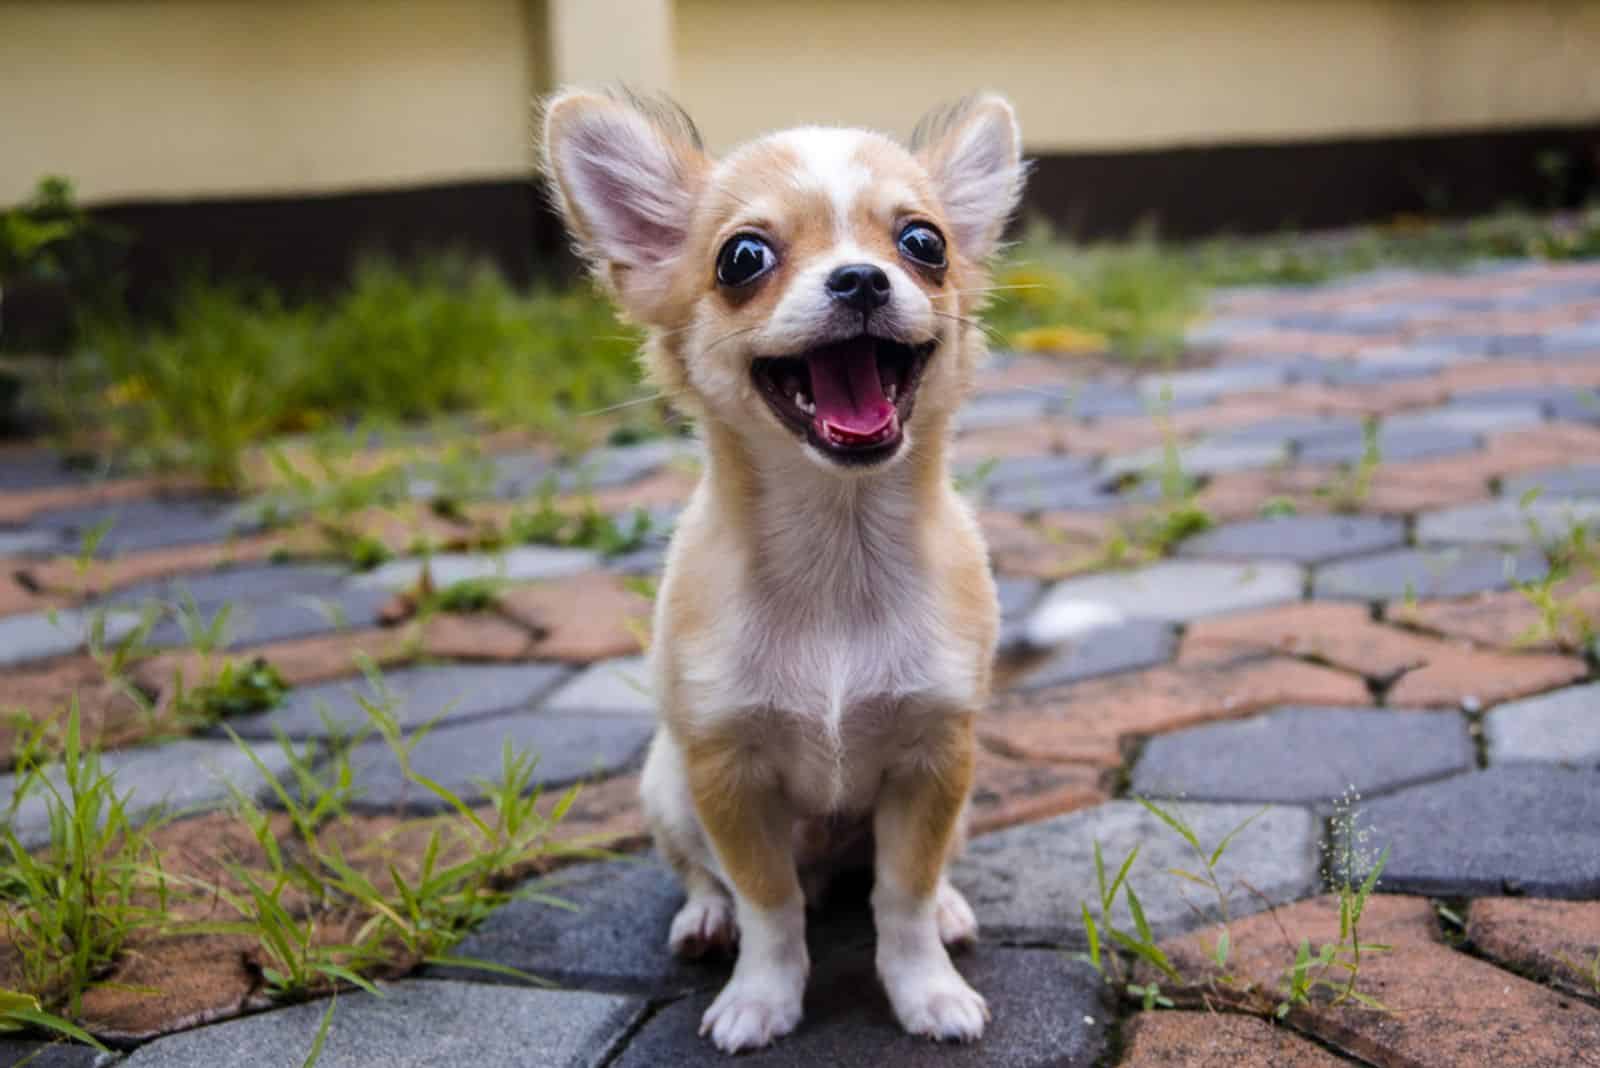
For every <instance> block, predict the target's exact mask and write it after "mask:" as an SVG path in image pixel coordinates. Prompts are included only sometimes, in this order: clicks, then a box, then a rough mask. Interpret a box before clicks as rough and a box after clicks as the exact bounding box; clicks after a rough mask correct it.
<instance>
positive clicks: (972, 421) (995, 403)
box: [955, 389, 1066, 432]
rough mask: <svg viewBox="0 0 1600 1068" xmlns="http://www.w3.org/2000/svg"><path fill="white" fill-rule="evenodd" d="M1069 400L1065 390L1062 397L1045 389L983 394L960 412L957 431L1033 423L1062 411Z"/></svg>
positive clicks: (958, 413) (956, 422) (969, 402)
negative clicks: (1056, 411)
mask: <svg viewBox="0 0 1600 1068" xmlns="http://www.w3.org/2000/svg"><path fill="white" fill-rule="evenodd" d="M1065 400H1066V390H1061V391H1060V396H1059V397H1058V396H1055V395H1054V393H1053V392H1052V391H1047V390H1043V389H1041V390H1038V391H1035V390H1031V389H1029V390H1008V391H1005V392H998V393H983V394H979V395H978V396H976V397H973V398H972V400H970V401H968V402H967V403H966V404H965V405H963V406H962V408H961V410H960V411H958V412H957V413H956V419H955V426H956V430H957V431H960V432H966V431H971V430H987V429H989V428H991V427H1000V426H1015V425H1017V424H1018V423H1031V422H1033V421H1034V420H1036V419H1040V418H1042V417H1043V416H1044V415H1045V414H1046V413H1047V412H1050V411H1052V410H1056V409H1059V408H1060V406H1061V404H1062V403H1063V402H1064V401H1065Z"/></svg>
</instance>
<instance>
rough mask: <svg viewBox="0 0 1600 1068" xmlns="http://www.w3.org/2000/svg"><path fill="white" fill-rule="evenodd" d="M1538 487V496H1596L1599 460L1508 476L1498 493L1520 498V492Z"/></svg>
mask: <svg viewBox="0 0 1600 1068" xmlns="http://www.w3.org/2000/svg"><path fill="white" fill-rule="evenodd" d="M1533 490H1538V491H1539V495H1540V496H1542V497H1600V464H1573V465H1571V466H1570V467H1547V468H1545V469H1544V470H1543V471H1534V472H1533V473H1531V474H1527V475H1519V476H1517V477H1516V478H1508V479H1506V480H1505V482H1503V483H1502V484H1501V486H1500V495H1501V496H1503V497H1505V498H1507V499H1509V500H1513V501H1520V500H1521V499H1522V497H1523V495H1524V494H1526V493H1530V492H1532V491H1533Z"/></svg>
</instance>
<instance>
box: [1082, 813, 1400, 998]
mask: <svg viewBox="0 0 1600 1068" xmlns="http://www.w3.org/2000/svg"><path fill="white" fill-rule="evenodd" d="M1137 800H1138V801H1139V803H1140V804H1141V805H1143V806H1144V807H1145V809H1146V810H1147V811H1149V812H1150V814H1151V815H1153V816H1155V817H1156V818H1157V819H1158V820H1160V821H1161V823H1162V824H1164V825H1165V826H1166V827H1167V828H1168V829H1169V830H1171V831H1172V833H1173V834H1175V835H1177V836H1178V837H1179V838H1180V839H1182V840H1183V842H1184V844H1185V845H1187V846H1188V847H1189V849H1190V850H1191V852H1192V853H1193V855H1194V864H1193V865H1192V866H1191V867H1190V868H1171V869H1168V871H1167V872H1166V874H1167V875H1168V876H1170V877H1171V878H1174V879H1179V880H1182V881H1183V882H1185V883H1188V884H1191V885H1194V886H1198V887H1200V888H1201V890H1202V891H1203V892H1204V893H1205V895H1206V897H1207V900H1208V902H1211V903H1214V907H1215V912H1216V914H1217V916H1218V917H1219V918H1220V922H1219V923H1218V925H1217V928H1216V930H1217V934H1216V936H1215V940H1214V941H1213V943H1212V944H1211V946H1210V947H1209V951H1208V955H1209V958H1210V960H1209V962H1208V966H1207V969H1206V971H1204V972H1202V973H1198V974H1196V973H1194V972H1192V971H1189V972H1186V971H1185V970H1183V968H1182V967H1180V965H1179V964H1178V963H1176V962H1175V961H1174V960H1173V958H1172V956H1171V955H1169V953H1168V952H1167V950H1165V949H1163V948H1162V946H1161V944H1160V943H1159V942H1158V941H1157V940H1156V938H1155V936H1154V934H1153V932H1152V931H1151V928H1150V924H1149V922H1148V921H1147V920H1146V919H1145V913H1144V907H1143V905H1142V904H1141V903H1140V900H1139V896H1138V894H1137V892H1136V891H1135V889H1134V886H1133V883H1132V881H1131V880H1130V878H1129V875H1130V872H1131V871H1132V868H1133V864H1134V861H1135V860H1137V859H1138V856H1139V849H1138V848H1137V847H1136V848H1135V849H1134V850H1133V852H1131V853H1129V854H1128V856H1127V857H1126V858H1125V859H1124V860H1123V862H1122V863H1121V865H1120V866H1118V868H1117V869H1116V874H1115V875H1114V876H1113V877H1112V878H1111V879H1110V880H1109V881H1108V880H1107V878H1106V871H1107V868H1106V864H1105V861H1104V858H1103V857H1102V855H1101V850H1100V843H1099V842H1098V841H1097V842H1096V843H1095V847H1094V861H1095V878H1096V884H1097V890H1098V897H1099V901H1098V902H1097V906H1098V908H1097V911H1096V910H1091V908H1090V904H1089V902H1084V903H1083V907H1082V922H1083V929H1084V935H1085V937H1086V938H1087V940H1088V944H1089V951H1088V954H1087V958H1088V960H1089V963H1090V964H1091V965H1093V967H1094V968H1095V970H1097V971H1098V972H1100V974H1101V975H1102V976H1103V977H1104V978H1105V979H1106V982H1107V983H1108V984H1109V985H1110V986H1111V987H1112V989H1113V990H1115V991H1116V992H1117V993H1119V994H1121V995H1123V996H1125V997H1127V998H1129V999H1130V1000H1133V1001H1135V1002H1137V1003H1138V1004H1139V1005H1140V1006H1141V1007H1142V1008H1144V1009H1146V1010H1150V1009H1155V1008H1173V1007H1175V1005H1176V1002H1175V1001H1174V997H1175V996H1178V995H1179V993H1182V994H1184V995H1186V996H1198V997H1199V998H1200V999H1201V1000H1203V1001H1204V1002H1206V1004H1208V1005H1211V1004H1213V1003H1220V1004H1223V1005H1227V1006H1230V1007H1232V1008H1235V1009H1238V1010H1242V1011H1245V1012H1249V1013H1253V1014H1256V1015H1260V1016H1266V1017H1271V1018H1273V1019H1279V1020H1281V1019H1284V1018H1285V1017H1287V1016H1288V1015H1289V1014H1290V1013H1291V1012H1293V1011H1294V1010H1295V1009H1296V1008H1299V1007H1302V1006H1308V1005H1310V1004H1311V1003H1312V1001H1313V1000H1314V999H1317V1000H1325V1001H1326V1002H1327V1003H1328V1004H1330V1005H1335V1006H1336V1005H1340V1004H1343V1003H1345V1002H1355V1003H1357V1004H1359V1005H1362V1006H1364V1007H1366V1008H1369V1009H1373V1010H1376V1011H1386V1010H1385V1008H1384V1006H1383V1005H1382V1004H1381V1003H1379V1002H1378V1001H1377V1000H1375V999H1374V998H1372V997H1370V996H1369V995H1367V994H1365V993H1363V992H1362V991H1361V990H1360V989H1358V984H1359V980H1360V974H1361V959H1362V955H1363V954H1371V953H1381V952H1385V951H1386V950H1387V949H1388V948H1389V947H1388V946H1384V945H1377V944H1371V943H1364V942H1362V941H1361V933H1360V927H1361V916H1362V912H1363V911H1364V909H1365V908H1366V904H1367V900H1368V899H1369V898H1370V897H1371V896H1372V893H1373V891H1374V890H1375V889H1376V888H1377V884H1378V879H1379V877H1380V876H1381V874H1382V871H1383V868H1384V865H1385V863H1386V862H1387V859H1388V851H1387V850H1385V851H1384V853H1383V854H1382V855H1380V856H1379V857H1378V858H1377V859H1376V861H1373V859H1372V858H1370V857H1365V856H1363V855H1361V849H1362V846H1363V845H1364V842H1365V839H1364V837H1363V834H1364V832H1362V831H1360V830H1358V829H1357V828H1356V825H1355V818H1354V815H1353V813H1352V812H1351V809H1350V807H1349V800H1348V799H1346V800H1345V801H1344V803H1343V807H1341V808H1339V809H1338V812H1337V814H1336V816H1335V822H1336V823H1340V821H1343V823H1342V824H1341V827H1342V829H1336V831H1335V841H1336V843H1338V844H1336V845H1335V847H1334V850H1335V852H1334V853H1333V854H1332V855H1331V856H1330V863H1329V865H1328V868H1327V871H1326V872H1325V874H1326V876H1327V878H1328V881H1329V882H1330V883H1331V884H1332V887H1333V890H1334V891H1335V893H1336V895H1337V897H1338V901H1339V937H1338V939H1337V940H1336V941H1334V942H1327V943H1323V944H1322V945H1320V946H1318V947H1316V948H1315V949H1314V948H1313V947H1312V945H1311V943H1310V941H1309V940H1307V939H1301V940H1300V942H1299V943H1298V945H1294V944H1293V943H1292V942H1290V941H1289V936H1288V934H1287V932H1283V937H1284V940H1285V943H1286V944H1287V945H1289V946H1290V948H1292V949H1293V950H1294V959H1293V963H1292V964H1290V965H1289V966H1287V967H1285V968H1284V969H1283V971H1282V973H1281V974H1280V975H1279V977H1278V981H1277V985H1276V988H1275V989H1272V988H1268V987H1266V986H1265V985H1263V984H1260V983H1257V982H1255V981H1254V980H1252V979H1250V978H1249V977H1248V976H1246V975H1243V974H1241V973H1239V972H1236V971H1235V970H1234V969H1233V968H1232V967H1231V966H1230V962H1231V961H1232V960H1233V958H1234V955H1235V951H1236V949H1237V947H1235V946H1234V944H1233V935H1232V912H1231V909H1230V907H1229V899H1230V896H1231V895H1232V893H1233V891H1235V890H1237V889H1241V888H1242V889H1244V890H1246V891H1248V892H1251V893H1255V891H1254V890H1253V889H1252V888H1250V887H1249V886H1248V885H1243V886H1233V885H1229V884H1227V883H1226V882H1225V881H1224V877H1223V875H1222V873H1221V870H1220V865H1221V863H1222V861H1223V858H1224V857H1225V856H1226V854H1227V851H1228V846H1229V845H1230V844H1231V843H1232V842H1233V840H1234V839H1235V838H1236V837H1237V836H1238V835H1239V834H1241V833H1242V832H1243V831H1244V830H1245V829H1246V828H1248V827H1249V826H1250V824H1251V823H1253V822H1254V821H1255V820H1256V819H1257V818H1259V817H1260V816H1261V814H1262V813H1264V812H1265V811H1267V810H1266V808H1263V809H1261V810H1260V811H1259V812H1257V813H1255V815H1253V816H1251V817H1250V818H1249V819H1247V820H1245V821H1244V822H1242V823H1240V824H1239V825H1238V826H1236V827H1234V828H1233V829H1232V830H1230V831H1229V832H1228V833H1227V834H1225V835H1224V836H1223V837H1222V838H1221V840H1219V841H1218V842H1217V843H1216V844H1215V845H1214V846H1210V847H1209V848H1208V847H1207V846H1206V845H1204V844H1202V843H1201V841H1200V838H1199V836H1198V835H1197V834H1196V833H1195V831H1194V829H1193V828H1192V827H1190V826H1189V824H1188V823H1187V822H1186V821H1185V820H1184V819H1183V818H1182V816H1181V815H1179V813H1178V812H1177V811H1176V810H1174V809H1172V808H1165V807H1162V806H1160V805H1158V804H1156V803H1155V802H1153V801H1150V800H1147V799H1145V798H1138V799H1137ZM1119 893H1120V895H1121V897H1122V900H1123V903H1124V904H1125V906H1126V908H1127V912H1128V915H1129V917H1130V918H1131V920H1132V924H1133V927H1132V929H1131V930H1129V929H1128V928H1126V927H1124V926H1119V925H1118V923H1117V922H1116V921H1114V919H1113V912H1114V909H1115V906H1116V904H1117V900H1118V895H1119ZM1268 906H1269V911H1273V910H1272V908H1271V904H1270V902H1269V903H1268ZM1191 907H1193V906H1191ZM1280 930H1281V928H1280ZM1140 968H1142V970H1140ZM1162 982H1167V983H1169V984H1171V989H1169V990H1168V991H1163V989H1162V985H1161V984H1162Z"/></svg>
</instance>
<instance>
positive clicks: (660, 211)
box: [544, 90, 709, 323]
mask: <svg viewBox="0 0 1600 1068" xmlns="http://www.w3.org/2000/svg"><path fill="white" fill-rule="evenodd" d="M544 162H545V172H546V174H548V175H549V177H550V179H551V183H552V186H553V188H554V192H555V194H556V201H557V204H558V206H559V207H560V209H561V214H562V215H563V216H565V218H566V221H567V229H568V230H570V231H571V232H572V236H573V238H574V240H575V241H576V242H577V246H578V252H579V254H580V255H581V256H583V258H584V259H586V260H588V261H589V263H590V265H591V266H592V267H593V268H594V270H595V273H596V274H597V275H598V276H599V277H600V278H601V279H602V280H603V281H604V282H606V283H607V284H608V285H609V286H610V287H611V289H612V290H613V291H614V292H615V294H616V297H617V300H618V301H619V302H620V303H621V305H622V307H623V309H624V310H625V311H627V312H628V313H629V314H630V315H631V316H633V317H634V318H636V319H638V320H640V321H641V322H646V323H650V322H654V321H655V320H656V319H657V318H658V314H659V312H660V309H661V307H662V306H663V304H664V302H665V299H666V296H667V292H668V290H669V289H670V288H671V285H672V268H673V265H674V263H675V261H676V260H677V258H678V256H679V255H680V254H681V253H682V252H683V246H684V244H685V242H686V241H687V240H688V231H689V218H690V216H691V214H692V213H693V210H694V204H695V199H696V197H697V195H698V193H699V188H700V185H701V182H702V180H703V177H704V174H705V171H706V168H707V167H708V166H709V161H708V160H707V158H706V156H705V153H704V151H703V150H702V149H701V146H700V135H699V134H698V133H697V132H696V131H695V128H694V124H693V123H691V122H690V121H689V119H688V116H686V115H684V114H683V112H681V111H679V110H678V109H677V108H676V107H675V106H673V105H671V104H669V103H667V102H665V101H661V100H652V99H646V98H642V97H636V96H633V95H631V94H628V93H625V92H620V91H619V92H588V91H584V90H567V91H565V92H562V93H559V94H557V95H556V96H555V97H554V98H553V99H552V100H550V102H549V103H548V104H547V105H546V106H545V109H544Z"/></svg>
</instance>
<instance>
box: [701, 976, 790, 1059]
mask: <svg viewBox="0 0 1600 1068" xmlns="http://www.w3.org/2000/svg"><path fill="white" fill-rule="evenodd" d="M803 987H804V979H803V978H802V980H801V982H800V984H799V986H798V987H797V986H796V984H794V983H792V982H789V981H788V980H787V979H786V978H785V977H779V976H772V977H770V978H766V979H763V978H760V977H757V978H751V977H748V976H746V977H741V976H739V975H738V974H737V973H735V975H734V977H733V980H732V981H731V982H729V983H728V985H727V986H725V987H723V988H722V993H720V994H718V995H717V1000H715V1001H713V1002H712V1003H711V1007H710V1008H709V1009H707V1010H706V1014H705V1015H704V1016H702V1017H701V1018H700V1033H701V1034H702V1035H706V1034H709V1035H710V1036H711V1041H712V1042H714V1043H716V1046H717V1048H718V1049H720V1050H721V1051H722V1052H724V1053H738V1052H739V1051H740V1050H746V1049H760V1048H761V1047H762V1046H766V1045H770V1044H771V1043H772V1040H773V1039H775V1038H780V1037H782V1036H783V1035H786V1034H788V1033H789V1032H790V1031H793V1030H794V1029H795V1025H797V1024H798V1023H799V1022H800V1001H801V991H802V989H803Z"/></svg>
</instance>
